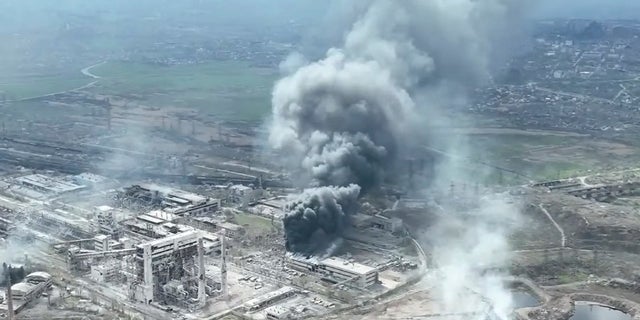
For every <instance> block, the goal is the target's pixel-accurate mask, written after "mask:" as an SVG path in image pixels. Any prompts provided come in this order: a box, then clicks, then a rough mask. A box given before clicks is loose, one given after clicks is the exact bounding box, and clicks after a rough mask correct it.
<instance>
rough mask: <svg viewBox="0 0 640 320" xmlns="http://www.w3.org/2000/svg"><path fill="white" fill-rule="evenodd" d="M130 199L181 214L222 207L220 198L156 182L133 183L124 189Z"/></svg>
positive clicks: (201, 212)
mask: <svg viewBox="0 0 640 320" xmlns="http://www.w3.org/2000/svg"><path fill="white" fill-rule="evenodd" d="M124 197H125V198H126V199H129V200H130V201H135V202H139V203H143V204H150V205H156V206H160V207H162V208H163V210H164V211H166V212H170V213H173V214H176V215H179V216H184V215H194V216H198V215H204V214H207V213H212V212H215V211H216V210H218V209H219V208H220V200H219V199H210V198H207V197H204V196H201V195H197V194H195V193H191V192H187V191H183V190H179V189H174V188H169V187H164V186H158V185H154V184H140V185H133V186H131V187H128V188H126V189H125V190H124Z"/></svg>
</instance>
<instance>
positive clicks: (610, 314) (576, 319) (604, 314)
mask: <svg viewBox="0 0 640 320" xmlns="http://www.w3.org/2000/svg"><path fill="white" fill-rule="evenodd" d="M569 320H631V316H630V315H628V314H626V313H624V312H622V311H620V310H616V309H612V308H609V307H607V306H602V305H598V304H590V303H588V302H582V301H578V302H576V311H575V313H574V314H573V316H572V317H571V318H570V319H569Z"/></svg>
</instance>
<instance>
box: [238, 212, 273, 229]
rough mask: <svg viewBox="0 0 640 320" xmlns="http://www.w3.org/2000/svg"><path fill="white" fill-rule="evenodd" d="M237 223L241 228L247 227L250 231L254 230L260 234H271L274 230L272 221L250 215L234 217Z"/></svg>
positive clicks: (241, 214)
mask: <svg viewBox="0 0 640 320" xmlns="http://www.w3.org/2000/svg"><path fill="white" fill-rule="evenodd" d="M234 218H235V222H236V223H237V224H239V225H241V226H246V227H247V228H249V229H254V230H255V231H258V232H269V231H270V230H271V229H273V224H272V223H271V220H269V219H266V218H263V217H260V216H257V215H255V214H250V213H240V214H237V215H235V216H234Z"/></svg>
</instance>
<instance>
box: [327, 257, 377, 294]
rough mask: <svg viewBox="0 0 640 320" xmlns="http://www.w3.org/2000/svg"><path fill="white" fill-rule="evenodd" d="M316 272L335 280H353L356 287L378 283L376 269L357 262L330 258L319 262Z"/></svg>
mask: <svg viewBox="0 0 640 320" xmlns="http://www.w3.org/2000/svg"><path fill="white" fill-rule="evenodd" d="M318 270H319V271H320V272H322V273H325V274H327V275H329V276H331V277H333V278H335V279H337V280H341V281H346V280H353V281H354V283H356V284H357V285H358V286H360V287H363V288H366V287H370V286H372V285H374V284H376V283H377V282H378V271H377V270H376V268H373V267H370V266H366V265H364V264H360V263H357V262H350V261H348V260H345V259H342V258H337V257H331V258H327V259H324V260H322V261H320V263H319V264H318Z"/></svg>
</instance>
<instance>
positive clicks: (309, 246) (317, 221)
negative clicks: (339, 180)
mask: <svg viewBox="0 0 640 320" xmlns="http://www.w3.org/2000/svg"><path fill="white" fill-rule="evenodd" d="M359 194H360V187H359V186H357V185H355V184H352V185H349V186H346V187H320V188H313V189H307V190H305V191H304V192H303V193H302V194H301V195H299V196H298V197H297V198H296V199H294V200H293V201H292V202H290V203H289V204H288V205H287V208H286V210H287V215H286V217H285V219H284V228H285V232H286V234H285V236H286V248H287V250H288V251H293V252H298V253H304V254H313V253H317V252H321V251H326V250H327V248H329V247H330V245H331V243H332V242H333V241H334V240H335V239H336V238H337V237H338V236H339V235H341V234H342V231H343V229H344V227H345V225H346V223H347V221H346V220H347V219H348V216H349V215H351V214H353V213H354V212H355V211H356V210H357V208H358V196H359Z"/></svg>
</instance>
